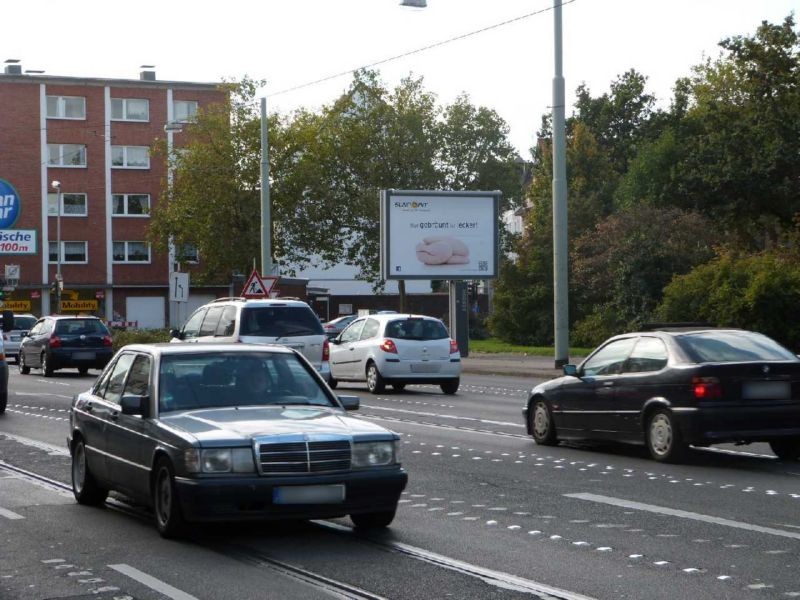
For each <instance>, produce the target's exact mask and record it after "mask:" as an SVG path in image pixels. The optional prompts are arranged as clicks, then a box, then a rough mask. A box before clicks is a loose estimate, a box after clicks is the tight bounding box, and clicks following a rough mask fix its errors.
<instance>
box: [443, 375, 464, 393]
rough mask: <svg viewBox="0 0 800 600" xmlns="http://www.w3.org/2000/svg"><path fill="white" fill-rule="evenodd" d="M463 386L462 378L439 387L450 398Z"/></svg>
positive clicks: (446, 382)
mask: <svg viewBox="0 0 800 600" xmlns="http://www.w3.org/2000/svg"><path fill="white" fill-rule="evenodd" d="M459 385H461V378H460V377H456V378H455V379H451V380H450V381H445V382H444V383H443V384H441V385H440V386H439V387H440V388H442V391H443V392H444V393H445V394H447V395H448V396H452V395H453V394H455V393H456V392H457V391H458V386H459Z"/></svg>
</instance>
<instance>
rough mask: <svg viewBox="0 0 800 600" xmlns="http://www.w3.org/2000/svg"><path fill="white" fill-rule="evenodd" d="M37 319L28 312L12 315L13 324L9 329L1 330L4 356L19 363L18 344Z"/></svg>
mask: <svg viewBox="0 0 800 600" xmlns="http://www.w3.org/2000/svg"><path fill="white" fill-rule="evenodd" d="M38 320H39V318H38V317H35V316H33V315H29V314H22V315H14V326H13V327H12V328H11V330H9V331H4V332H3V346H4V347H5V354H6V358H13V359H14V363H15V364H19V345H20V344H21V343H22V338H24V337H25V336H26V335H27V334H28V331H30V329H31V327H33V326H34V325H35V324H36V321H38Z"/></svg>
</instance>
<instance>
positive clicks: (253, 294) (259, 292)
mask: <svg viewBox="0 0 800 600" xmlns="http://www.w3.org/2000/svg"><path fill="white" fill-rule="evenodd" d="M277 280H278V278H277V277H261V275H259V274H258V271H256V270H255V269H253V272H252V273H251V274H250V277H249V278H248V280H247V282H245V284H244V289H243V290H242V297H243V298H269V297H270V291H272V288H273V287H274V286H275V282H276V281H277Z"/></svg>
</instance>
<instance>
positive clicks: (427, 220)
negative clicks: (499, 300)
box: [381, 190, 500, 279]
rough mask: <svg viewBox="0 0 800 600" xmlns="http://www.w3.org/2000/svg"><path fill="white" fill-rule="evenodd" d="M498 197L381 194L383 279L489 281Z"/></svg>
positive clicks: (493, 266) (419, 192)
mask: <svg viewBox="0 0 800 600" xmlns="http://www.w3.org/2000/svg"><path fill="white" fill-rule="evenodd" d="M499 215H500V192H442V191H424V190H382V191H381V277H383V279H493V278H495V277H497V271H498V246H499V231H498V222H499Z"/></svg>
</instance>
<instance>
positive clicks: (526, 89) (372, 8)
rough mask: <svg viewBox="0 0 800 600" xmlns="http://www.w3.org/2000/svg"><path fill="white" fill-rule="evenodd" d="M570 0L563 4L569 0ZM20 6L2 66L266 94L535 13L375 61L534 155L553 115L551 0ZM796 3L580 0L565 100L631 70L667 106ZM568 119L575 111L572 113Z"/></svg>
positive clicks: (341, 81)
mask: <svg viewBox="0 0 800 600" xmlns="http://www.w3.org/2000/svg"><path fill="white" fill-rule="evenodd" d="M565 1H566V0H565ZM399 2H400V0H346V1H341V2H337V1H336V0H250V1H247V0H223V1H219V0H217V1H214V2H212V1H210V0H191V1H184V0H159V1H153V0H138V1H137V2H130V3H127V2H110V1H108V0H75V1H73V2H65V1H63V0H25V1H11V0H8V1H4V2H2V3H0V19H2V22H3V25H4V27H3V32H2V34H1V35H0V49H2V50H0V52H2V54H0V60H5V59H7V58H17V59H20V60H21V61H22V68H23V70H24V69H43V70H45V72H46V74H49V75H67V76H81V77H112V78H137V77H138V73H139V70H140V69H139V67H140V65H143V64H151V65H155V70H156V74H157V77H158V79H164V80H181V81H203V82H214V81H220V80H222V79H223V78H224V79H232V78H235V79H238V78H240V77H241V76H243V75H245V74H247V75H249V76H251V77H253V78H256V79H266V80H267V81H268V85H267V87H266V88H265V90H264V93H265V94H268V95H269V94H273V93H276V92H279V91H281V90H285V89H287V88H291V87H294V86H298V85H301V84H304V83H307V82H310V81H314V80H317V79H320V78H323V77H326V76H328V75H332V74H335V73H339V72H342V71H347V70H350V69H353V68H357V67H361V66H364V65H368V64H370V63H373V62H377V61H379V60H382V59H384V58H388V57H391V56H395V55H398V54H402V53H404V52H406V51H410V50H414V49H417V48H420V47H423V46H427V45H429V44H433V43H436V42H440V41H443V40H446V39H449V38H452V37H455V36H458V35H461V34H465V33H468V32H471V31H475V30H479V29H482V28H485V27H489V26H491V25H495V24H497V23H500V22H503V21H506V20H510V19H514V18H516V17H521V16H523V15H526V14H529V13H534V12H536V11H542V10H544V12H541V13H540V14H535V15H533V16H530V17H528V18H524V19H520V20H517V21H515V22H513V23H510V24H507V25H504V26H501V27H497V28H494V29H491V30H489V31H485V32H483V33H479V34H477V35H474V36H471V37H468V38H466V39H462V40H459V41H455V42H452V43H449V44H445V45H443V46H440V47H437V48H435V49H432V50H428V51H425V52H421V53H417V54H413V55H411V56H408V57H405V58H401V59H399V60H395V61H392V62H390V63H387V64H383V65H381V66H380V67H378V68H379V69H380V71H381V74H382V77H383V79H384V81H385V82H386V83H388V84H390V85H392V84H395V83H397V82H398V81H399V80H400V79H401V78H402V77H403V76H406V75H408V74H409V73H413V74H415V75H422V76H424V78H425V86H426V88H427V89H429V90H430V91H433V92H435V93H436V94H437V95H438V97H439V100H440V101H441V102H442V103H447V102H451V101H452V100H453V99H454V98H455V97H456V96H457V95H458V94H459V93H461V92H467V93H468V94H469V95H470V97H471V99H472V101H473V102H474V103H476V104H481V105H485V106H488V107H490V108H493V109H494V110H496V111H497V112H498V113H499V114H500V116H501V117H503V118H504V119H505V120H506V121H507V122H508V124H509V126H510V127H511V141H512V142H513V143H514V145H515V146H516V147H517V148H518V149H519V151H520V152H521V153H523V155H524V156H525V157H526V158H527V157H528V148H530V146H531V145H532V143H533V140H534V136H535V133H536V130H537V128H538V127H539V124H540V121H541V115H542V114H543V113H545V112H547V111H549V108H548V107H549V106H550V104H551V98H552V92H551V89H552V77H553V13H552V11H550V10H546V9H547V8H548V7H549V6H552V0H428V7H427V8H425V9H410V8H404V7H401V6H400V5H399ZM798 8H800V0H574V1H573V2H572V3H570V4H567V5H565V6H564V7H563V28H564V29H563V30H564V76H565V79H566V89H567V101H568V105H569V106H571V104H572V103H573V102H574V91H575V88H576V87H577V86H578V84H580V83H581V82H585V83H586V84H587V85H588V86H589V88H590V89H591V91H592V93H593V94H595V95H599V94H602V93H603V92H605V91H607V90H608V87H609V83H610V82H611V81H612V80H613V79H614V78H615V77H616V76H617V75H619V74H620V73H623V72H624V71H626V70H628V69H630V68H635V69H637V70H638V71H640V72H641V73H643V74H644V75H646V76H647V77H648V78H649V91H651V92H652V93H655V94H656V96H657V97H658V98H659V99H660V100H661V101H662V103H663V104H664V105H666V104H667V103H668V102H669V98H670V96H671V89H672V85H673V84H674V82H675V80H676V79H677V78H678V77H681V76H685V75H688V74H689V73H690V69H691V67H692V66H693V65H696V64H698V63H699V62H701V61H702V60H703V57H704V56H712V57H716V56H717V55H718V53H719V49H718V47H717V42H719V40H720V39H722V38H724V37H727V36H733V35H740V34H747V35H749V34H751V33H753V32H754V31H755V29H756V27H757V26H758V25H759V23H760V22H761V21H762V20H768V21H772V22H780V21H782V20H783V18H784V17H785V16H786V15H788V14H789V13H790V12H791V11H792V10H794V11H796V12H800V11H797V9H798ZM349 81H350V77H349V76H344V77H340V78H337V79H333V80H331V81H328V82H325V83H321V84H317V85H313V86H310V87H307V88H304V89H301V90H297V91H294V92H291V93H285V94H276V95H274V96H270V98H269V100H268V102H269V107H270V110H279V111H284V112H285V111H289V110H291V109H293V108H296V107H298V106H306V107H309V108H315V107H319V106H320V105H322V104H324V103H328V102H330V101H332V100H333V99H334V98H335V97H336V96H337V95H338V94H339V93H341V92H342V91H343V90H344V89H345V88H346V87H347V85H348V83H349ZM568 114H569V108H568Z"/></svg>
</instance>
